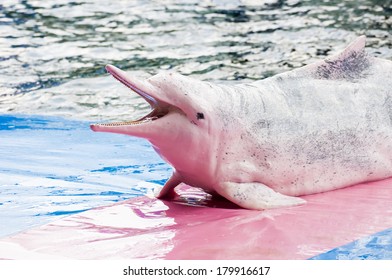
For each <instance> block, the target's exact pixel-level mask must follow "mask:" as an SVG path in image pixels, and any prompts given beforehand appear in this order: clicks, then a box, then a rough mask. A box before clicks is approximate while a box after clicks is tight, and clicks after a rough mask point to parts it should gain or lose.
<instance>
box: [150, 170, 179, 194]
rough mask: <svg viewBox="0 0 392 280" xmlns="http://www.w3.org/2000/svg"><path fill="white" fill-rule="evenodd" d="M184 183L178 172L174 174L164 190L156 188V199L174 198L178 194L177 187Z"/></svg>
mask: <svg viewBox="0 0 392 280" xmlns="http://www.w3.org/2000/svg"><path fill="white" fill-rule="evenodd" d="M181 182H182V179H181V176H180V175H178V173H177V172H176V171H174V172H173V175H172V176H171V177H170V178H169V180H167V182H166V183H165V185H164V186H163V187H162V188H156V189H155V190H154V193H155V197H156V198H167V199H171V198H174V197H175V195H176V193H175V191H174V188H175V187H177V186H178V185H179V184H180V183H181Z"/></svg>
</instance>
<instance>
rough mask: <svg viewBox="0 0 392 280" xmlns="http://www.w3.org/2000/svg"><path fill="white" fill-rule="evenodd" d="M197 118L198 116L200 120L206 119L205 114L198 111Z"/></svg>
mask: <svg viewBox="0 0 392 280" xmlns="http://www.w3.org/2000/svg"><path fill="white" fill-rule="evenodd" d="M196 118H197V119H198V120H204V114H203V113H197V114H196Z"/></svg>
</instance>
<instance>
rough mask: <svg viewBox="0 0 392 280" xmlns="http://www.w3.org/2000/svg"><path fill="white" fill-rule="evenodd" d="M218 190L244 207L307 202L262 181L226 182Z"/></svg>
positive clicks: (256, 208)
mask: <svg viewBox="0 0 392 280" xmlns="http://www.w3.org/2000/svg"><path fill="white" fill-rule="evenodd" d="M217 192H218V193H219V194H220V195H222V196H223V197H225V198H226V199H228V200H230V201H231V202H233V203H235V204H237V205H239V206H241V207H243V208H247V209H254V210H263V209H270V208H278V207H289V206H297V205H301V204H304V203H306V201H305V200H303V199H301V198H298V197H293V196H287V195H283V194H281V193H278V192H275V191H274V190H272V189H271V188H269V187H267V186H266V185H264V184H261V183H232V182H225V183H223V184H221V185H220V186H219V187H218V188H217Z"/></svg>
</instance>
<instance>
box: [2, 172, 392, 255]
mask: <svg viewBox="0 0 392 280" xmlns="http://www.w3.org/2000/svg"><path fill="white" fill-rule="evenodd" d="M177 191H178V192H179V193H181V197H177V198H176V199H175V200H174V201H161V200H157V199H155V198H151V197H146V196H143V197H138V198H134V199H129V200H126V201H123V202H120V203H116V204H113V205H109V206H105V207H99V208H95V209H92V210H88V211H86V212H83V213H80V214H77V215H73V216H69V217H66V218H63V219H61V220H58V221H55V222H52V223H49V224H47V225H44V226H41V227H38V228H34V229H30V230H28V231H25V232H22V233H19V234H16V235H13V236H10V237H7V238H3V239H1V240H0V259H129V258H131V259H307V258H310V257H313V256H315V255H318V254H320V253H323V252H326V251H328V250H331V249H333V248H335V247H337V246H341V245H344V244H346V243H349V242H351V241H353V240H356V239H358V238H361V237H364V236H367V235H370V234H373V233H376V232H379V231H382V230H385V229H388V228H391V227H392V179H388V180H383V181H378V182H373V183H366V184H360V185H356V186H353V187H348V188H345V189H340V190H336V191H331V192H327V193H322V194H316V195H309V196H305V197H304V198H305V199H306V200H307V202H308V203H307V204H306V205H303V206H298V207H292V208H281V209H273V210H265V211H252V210H246V209H239V208H238V207H236V206H235V205H233V204H231V203H229V202H227V201H225V200H219V199H211V197H209V196H207V195H205V194H204V193H202V192H200V191H199V190H197V189H193V188H189V187H188V186H185V185H181V186H180V187H179V189H178V190H177Z"/></svg>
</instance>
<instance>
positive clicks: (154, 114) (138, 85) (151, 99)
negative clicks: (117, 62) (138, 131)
mask: <svg viewBox="0 0 392 280" xmlns="http://www.w3.org/2000/svg"><path fill="white" fill-rule="evenodd" d="M106 70H107V71H108V72H109V73H110V74H111V75H112V76H113V77H114V78H115V79H117V80H118V81H120V82H121V83H122V84H124V85H125V86H126V87H128V88H130V89H131V90H132V91H134V92H136V93H137V94H138V95H140V96H141V97H143V98H144V99H145V100H146V101H147V102H148V103H149V104H150V106H151V109H152V111H151V112H150V113H149V114H147V115H146V116H144V117H142V118H139V119H137V120H133V121H123V122H113V123H100V124H94V125H91V128H92V129H93V130H97V129H96V128H97V127H116V126H127V125H130V126H134V125H140V124H146V123H149V122H152V121H154V120H157V119H159V118H161V117H163V116H165V115H167V114H168V113H169V109H170V107H171V106H170V105H169V104H167V103H165V102H163V101H161V100H159V99H158V98H156V97H155V96H153V95H152V93H153V92H154V91H155V90H156V89H154V88H153V87H152V86H151V84H150V83H148V82H144V81H141V80H139V79H136V78H132V77H130V76H129V75H128V74H127V73H125V72H124V71H122V70H120V69H119V68H117V67H115V66H113V65H107V66H106Z"/></svg>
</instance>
